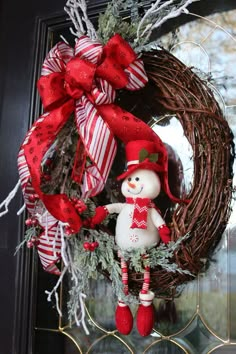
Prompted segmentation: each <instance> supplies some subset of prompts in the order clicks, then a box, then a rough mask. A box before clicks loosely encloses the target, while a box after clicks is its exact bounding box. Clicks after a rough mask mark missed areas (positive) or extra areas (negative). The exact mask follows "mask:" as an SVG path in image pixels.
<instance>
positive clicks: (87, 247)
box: [83, 242, 90, 251]
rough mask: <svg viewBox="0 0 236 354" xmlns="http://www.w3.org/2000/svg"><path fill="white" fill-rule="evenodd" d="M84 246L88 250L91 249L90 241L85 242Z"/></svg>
mask: <svg viewBox="0 0 236 354" xmlns="http://www.w3.org/2000/svg"><path fill="white" fill-rule="evenodd" d="M83 247H84V249H85V250H86V251H90V243H89V242H84V244H83Z"/></svg>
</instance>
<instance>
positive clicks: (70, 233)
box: [65, 226, 74, 236]
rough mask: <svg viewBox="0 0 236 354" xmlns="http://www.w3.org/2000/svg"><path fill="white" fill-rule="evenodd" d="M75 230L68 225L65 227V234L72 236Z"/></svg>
mask: <svg viewBox="0 0 236 354" xmlns="http://www.w3.org/2000/svg"><path fill="white" fill-rule="evenodd" d="M73 233H74V232H73V230H72V228H71V227H70V226H66V227H65V234H66V235H67V236H70V235H72V234H73Z"/></svg>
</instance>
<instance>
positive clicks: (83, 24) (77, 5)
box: [64, 0, 97, 39]
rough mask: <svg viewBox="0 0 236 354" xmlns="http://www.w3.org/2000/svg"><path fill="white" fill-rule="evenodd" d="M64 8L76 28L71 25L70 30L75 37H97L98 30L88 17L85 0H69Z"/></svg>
mask: <svg viewBox="0 0 236 354" xmlns="http://www.w3.org/2000/svg"><path fill="white" fill-rule="evenodd" d="M64 10H65V12H66V13H67V14H68V15H69V18H70V19H71V21H72V23H73V25H74V28H75V30H74V29H73V28H72V27H70V31H71V33H72V34H73V35H74V36H75V37H78V38H79V37H81V36H83V35H87V36H89V37H90V38H91V39H97V33H96V30H95V28H94V26H93V24H92V22H91V21H90V20H89V18H88V14H87V5H86V1H85V0H68V1H67V2H66V6H65V7H64Z"/></svg>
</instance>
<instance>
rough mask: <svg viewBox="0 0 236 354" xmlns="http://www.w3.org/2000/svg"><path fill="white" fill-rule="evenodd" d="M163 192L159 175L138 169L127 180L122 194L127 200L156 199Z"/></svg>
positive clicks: (122, 187) (123, 185)
mask: <svg viewBox="0 0 236 354" xmlns="http://www.w3.org/2000/svg"><path fill="white" fill-rule="evenodd" d="M160 190H161V182H160V178H159V177H158V175H157V174H156V173H155V172H154V171H152V170H145V169H137V170H135V171H134V172H133V173H131V174H130V175H129V176H127V177H126V178H125V180H124V181H123V183H122V186H121V192H122V194H123V195H124V196H125V197H126V198H150V199H155V198H156V197H157V196H158V195H159V193H160Z"/></svg>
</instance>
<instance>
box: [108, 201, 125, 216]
mask: <svg viewBox="0 0 236 354" xmlns="http://www.w3.org/2000/svg"><path fill="white" fill-rule="evenodd" d="M124 205H125V204H124V203H113V204H108V205H106V206H105V208H106V209H107V210H108V213H109V214H114V213H115V214H120V212H121V210H122V209H123V208H124Z"/></svg>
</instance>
